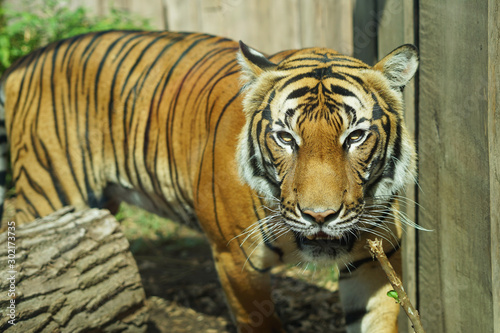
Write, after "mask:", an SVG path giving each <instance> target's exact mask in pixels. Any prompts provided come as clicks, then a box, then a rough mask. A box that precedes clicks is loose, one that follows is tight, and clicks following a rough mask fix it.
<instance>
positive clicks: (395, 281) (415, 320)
mask: <svg viewBox="0 0 500 333" xmlns="http://www.w3.org/2000/svg"><path fill="white" fill-rule="evenodd" d="M366 242H367V244H368V247H369V249H370V252H371V254H372V255H373V256H375V257H376V258H377V260H378V262H379V263H380V266H382V269H383V270H384V272H385V274H386V275H387V278H388V279H389V282H390V283H391V285H392V287H393V288H394V290H395V291H396V292H397V293H398V297H399V304H400V305H401V306H402V307H403V310H405V312H406V315H407V316H408V318H410V321H411V323H412V326H413V329H414V330H415V333H425V331H424V328H423V327H422V323H421V322H420V316H419V315H418V311H417V310H416V309H415V308H414V307H413V304H411V302H410V299H409V298H408V295H407V294H406V292H405V290H404V288H403V284H402V283H401V280H400V279H399V277H398V275H397V274H396V272H395V271H394V268H393V267H392V265H391V263H390V262H389V259H387V256H386V255H385V252H384V250H383V247H382V240H380V239H375V240H370V239H369V240H367V241H366Z"/></svg>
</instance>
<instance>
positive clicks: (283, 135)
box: [277, 131, 295, 145]
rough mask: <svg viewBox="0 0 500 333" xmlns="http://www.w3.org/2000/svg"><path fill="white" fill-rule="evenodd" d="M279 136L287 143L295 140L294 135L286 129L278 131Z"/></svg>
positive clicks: (289, 143)
mask: <svg viewBox="0 0 500 333" xmlns="http://www.w3.org/2000/svg"><path fill="white" fill-rule="evenodd" d="M277 136H278V139H280V141H281V142H282V143H284V144H286V145H291V144H293V143H294V142H295V140H294V138H293V136H292V135H291V134H290V133H288V132H284V131H283V132H278V133H277Z"/></svg>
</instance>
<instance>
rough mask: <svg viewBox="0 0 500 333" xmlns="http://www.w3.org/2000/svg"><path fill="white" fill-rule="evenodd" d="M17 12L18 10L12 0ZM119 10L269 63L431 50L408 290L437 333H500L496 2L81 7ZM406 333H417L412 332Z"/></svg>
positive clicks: (424, 63)
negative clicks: (321, 54) (206, 36)
mask: <svg viewBox="0 0 500 333" xmlns="http://www.w3.org/2000/svg"><path fill="white" fill-rule="evenodd" d="M7 2H10V3H15V0H7ZM69 3H70V5H71V6H79V5H83V6H86V7H88V8H90V9H91V10H92V11H93V12H94V13H96V14H103V13H106V12H107V11H108V10H109V8H110V7H111V4H113V5H114V6H115V7H118V8H122V9H126V10H129V11H130V12H133V13H135V14H137V15H141V16H144V17H148V18H150V20H151V23H152V25H153V26H154V27H155V28H156V29H169V30H184V31H202V32H207V33H213V34H217V35H223V36H227V37H231V38H234V39H241V40H244V41H245V42H246V43H248V44H249V45H251V46H253V47H255V48H257V49H260V50H262V51H264V52H266V53H272V52H275V51H278V50H282V49H288V48H298V47H306V46H313V45H315V46H325V47H330V48H334V49H336V50H338V51H340V52H343V53H346V54H353V55H354V56H357V57H359V58H361V59H362V60H364V61H366V62H367V63H370V64H372V63H374V62H375V59H376V58H380V57H382V56H383V55H385V54H387V53H388V52H389V51H391V50H392V49H394V48H395V47H397V46H399V45H401V44H403V43H415V44H416V45H417V46H418V47H419V49H420V59H421V65H420V71H419V75H418V77H417V78H416V79H415V80H414V81H413V83H412V85H411V86H409V87H407V88H406V89H405V98H406V103H407V113H406V118H407V122H408V124H409V126H410V129H411V130H412V132H413V133H414V135H415V138H416V140H417V143H418V147H419V155H420V159H419V182H420V187H419V188H417V189H415V190H413V189H410V190H409V191H408V193H407V196H408V197H409V198H410V199H413V200H415V201H416V202H417V203H418V205H415V206H413V207H412V206H411V205H409V207H407V212H408V214H409V215H410V217H411V218H412V219H413V220H414V221H416V222H418V223H419V224H420V225H422V226H423V227H425V228H428V229H432V230H433V231H432V232H416V231H415V230H408V231H407V233H406V235H405V239H404V249H405V255H404V257H405V261H404V269H405V275H404V279H405V284H406V286H407V289H408V290H409V292H410V296H411V298H412V299H414V300H416V303H417V307H418V308H419V310H420V312H421V316H422V319H423V323H424V327H426V328H427V332H428V333H432V332H438V333H442V332H450V333H451V332H453V333H457V332H463V333H469V332H478V333H487V332H500V232H499V229H500V228H499V224H500V200H499V198H500V94H499V89H500V74H499V73H500V70H499V67H500V47H499V41H500V35H499V30H500V25H499V22H500V9H499V4H498V1H497V0H486V1H455V0H418V1H417V0H377V1H372V0H358V1H355V0H273V1H266V0H147V1H145V0H115V1H101V0H72V1H69ZM401 330H402V331H409V332H412V330H411V328H409V327H402V328H401Z"/></svg>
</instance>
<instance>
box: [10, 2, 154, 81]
mask: <svg viewBox="0 0 500 333" xmlns="http://www.w3.org/2000/svg"><path fill="white" fill-rule="evenodd" d="M20 4H21V6H19V7H21V8H25V9H29V10H23V11H19V10H13V9H11V8H9V7H6V6H3V5H2V3H1V2H0V5H1V7H0V74H1V73H3V71H5V69H6V68H7V67H9V66H10V65H11V64H12V63H13V62H14V61H15V60H16V59H18V58H20V57H22V56H23V55H26V54H28V53H30V52H31V51H33V50H35V49H37V48H39V47H41V46H43V45H45V44H47V43H49V42H52V41H55V40H59V39H63V38H68V37H71V36H75V35H79V34H82V33H86V32H91V31H99V30H111V29H123V30H133V29H151V27H150V25H149V23H148V20H147V19H142V18H139V17H137V16H134V15H131V14H130V13H128V12H126V11H123V10H118V9H111V10H110V13H109V14H108V15H106V16H102V17H95V16H92V15H90V14H89V13H88V10H87V9H85V8H84V7H78V8H76V9H71V8H70V6H69V1H68V0H41V1H39V2H35V4H36V5H33V1H31V0H23V1H20Z"/></svg>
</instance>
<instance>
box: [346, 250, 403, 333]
mask: <svg viewBox="0 0 500 333" xmlns="http://www.w3.org/2000/svg"><path fill="white" fill-rule="evenodd" d="M386 253H387V255H388V257H389V260H390V261H391V264H392V265H393V267H394V269H395V271H396V273H397V274H398V275H401V249H397V250H389V251H387V250H386ZM349 269H350V271H349V270H348V269H347V268H345V269H341V274H340V281H339V288H340V293H341V300H342V305H343V307H344V312H345V314H346V326H347V332H348V333H397V332H398V323H397V319H398V314H399V308H400V305H399V304H397V303H396V302H395V300H394V299H392V298H390V297H388V296H387V292H388V291H390V290H392V289H393V288H392V286H391V285H390V283H389V281H388V280H387V277H386V275H385V273H384V272H383V271H382V268H381V267H380V265H379V263H378V262H377V261H373V260H372V259H371V258H366V259H363V260H360V261H358V262H357V263H355V264H354V267H349Z"/></svg>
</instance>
